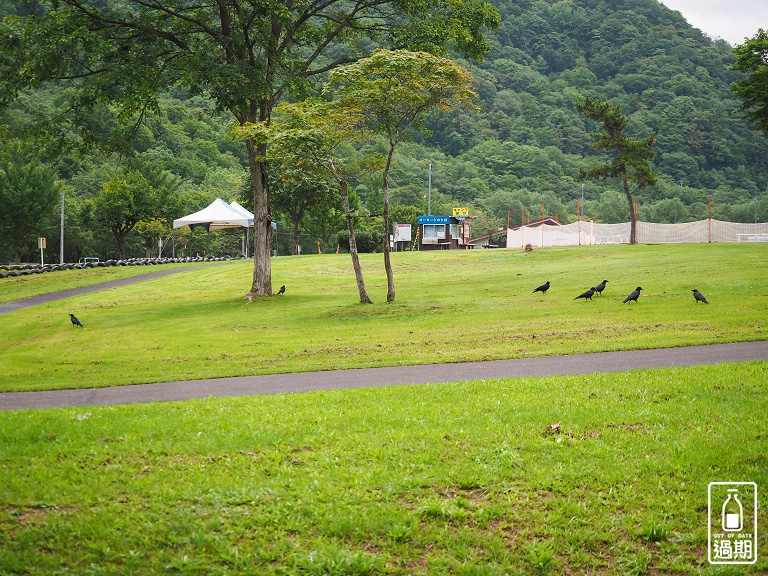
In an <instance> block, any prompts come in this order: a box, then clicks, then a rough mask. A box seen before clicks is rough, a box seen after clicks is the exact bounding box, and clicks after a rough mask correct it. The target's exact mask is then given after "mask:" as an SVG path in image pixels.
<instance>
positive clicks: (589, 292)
mask: <svg viewBox="0 0 768 576" xmlns="http://www.w3.org/2000/svg"><path fill="white" fill-rule="evenodd" d="M594 295H595V288H594V287H592V288H590V289H589V290H587V291H586V292H584V294H579V295H578V296H576V298H574V300H578V299H579V298H584V301H585V302H586V301H587V300H592V296H594Z"/></svg>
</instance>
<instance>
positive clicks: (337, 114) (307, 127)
mask: <svg viewBox="0 0 768 576" xmlns="http://www.w3.org/2000/svg"><path fill="white" fill-rule="evenodd" d="M278 111H279V113H280V114H279V116H277V117H276V122H275V123H273V124H271V125H270V126H264V125H246V126H243V127H242V128H241V129H239V130H238V132H239V133H240V134H242V135H245V136H250V137H251V138H253V139H254V140H257V141H260V140H262V139H266V140H268V141H271V142H272V146H271V147H270V155H271V156H274V157H277V158H282V159H288V161H290V162H292V163H294V164H296V165H298V166H299V167H300V169H301V170H303V171H305V172H308V173H311V172H317V171H319V172H320V173H322V174H325V175H326V176H330V177H332V178H333V179H334V180H335V181H336V183H337V184H338V186H339V193H340V194H341V198H342V202H343V206H344V216H345V219H346V223H347V232H348V233H349V252H350V254H351V257H352V268H353V269H354V272H355V278H356V280H357V290H358V293H359V295H360V302H361V303H362V304H371V303H372V301H371V299H370V297H369V296H368V292H367V290H366V288H365V281H364V279H363V271H362V267H361V266H360V258H359V256H358V251H357V240H356V236H355V226H354V220H353V214H352V209H351V203H350V197H349V182H350V180H351V179H353V178H356V177H359V176H360V175H362V174H365V173H368V172H371V171H372V170H373V169H375V168H377V167H378V165H379V162H377V159H376V158H372V157H370V156H366V157H364V158H363V159H361V160H357V159H356V158H355V159H350V158H345V157H343V156H342V155H341V154H339V150H340V149H341V148H342V147H343V146H345V145H349V144H352V143H355V142H358V141H360V140H361V139H362V138H364V137H365V135H364V133H363V132H362V131H361V130H359V127H360V126H361V125H362V124H363V122H364V118H363V117H362V115H361V114H360V113H359V112H358V113H354V111H352V110H349V109H342V108H341V107H340V106H339V105H338V103H336V102H322V101H317V100H305V101H303V102H298V103H295V104H282V105H281V106H280V107H279V108H278Z"/></svg>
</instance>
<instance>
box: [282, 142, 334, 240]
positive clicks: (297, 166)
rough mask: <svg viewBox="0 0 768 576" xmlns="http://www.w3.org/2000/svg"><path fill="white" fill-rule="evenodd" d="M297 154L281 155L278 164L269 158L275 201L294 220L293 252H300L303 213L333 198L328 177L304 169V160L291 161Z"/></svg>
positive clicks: (304, 214)
mask: <svg viewBox="0 0 768 576" xmlns="http://www.w3.org/2000/svg"><path fill="white" fill-rule="evenodd" d="M292 158H295V156H292V155H286V156H283V157H281V159H280V160H281V161H280V162H279V164H278V165H277V166H275V164H274V163H273V162H270V168H271V169H272V172H273V174H274V173H275V172H277V174H275V176H276V178H275V179H274V183H273V189H274V191H275V194H274V199H273V205H274V207H275V209H276V211H277V212H278V213H283V214H287V215H288V217H289V218H290V219H291V223H292V224H293V247H292V251H291V253H292V254H298V253H299V234H300V232H301V222H302V220H303V219H304V216H306V214H307V213H308V212H309V211H310V210H312V209H313V208H315V207H319V206H321V205H322V204H323V203H325V202H326V201H330V200H331V196H332V190H331V186H330V185H329V184H330V183H329V182H328V180H327V179H323V178H322V175H320V177H319V178H317V177H315V176H317V174H316V173H313V172H310V171H307V170H306V169H303V166H302V164H303V163H301V162H299V163H294V162H291V160H292ZM274 168H277V169H276V170H275V169H274Z"/></svg>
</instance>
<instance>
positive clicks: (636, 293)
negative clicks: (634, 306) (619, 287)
mask: <svg viewBox="0 0 768 576" xmlns="http://www.w3.org/2000/svg"><path fill="white" fill-rule="evenodd" d="M640 290H642V288H640V286H638V287H637V288H635V290H634V292H632V293H631V294H630V295H629V296H627V297H626V298H624V302H622V304H626V303H627V302H637V299H638V298H639V297H640Z"/></svg>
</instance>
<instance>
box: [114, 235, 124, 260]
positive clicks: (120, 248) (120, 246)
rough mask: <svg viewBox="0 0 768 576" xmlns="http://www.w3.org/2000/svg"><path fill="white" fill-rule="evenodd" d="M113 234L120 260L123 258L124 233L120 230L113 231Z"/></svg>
mask: <svg viewBox="0 0 768 576" xmlns="http://www.w3.org/2000/svg"><path fill="white" fill-rule="evenodd" d="M113 234H114V236H115V240H117V252H118V254H120V260H125V234H123V233H122V231H120V230H117V231H115V232H113Z"/></svg>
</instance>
